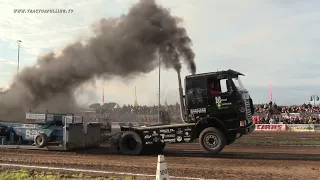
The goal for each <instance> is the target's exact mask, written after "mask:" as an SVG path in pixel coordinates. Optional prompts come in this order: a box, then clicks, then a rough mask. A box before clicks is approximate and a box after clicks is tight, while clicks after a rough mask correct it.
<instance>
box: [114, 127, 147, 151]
mask: <svg viewBox="0 0 320 180" xmlns="http://www.w3.org/2000/svg"><path fill="white" fill-rule="evenodd" d="M119 150H120V153H121V154H125V155H139V154H141V152H142V150H143V144H142V140H141V137H140V136H139V135H138V134H137V133H136V132H133V131H126V132H124V133H123V134H122V135H121V136H120V141H119Z"/></svg>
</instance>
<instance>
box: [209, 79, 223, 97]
mask: <svg viewBox="0 0 320 180" xmlns="http://www.w3.org/2000/svg"><path fill="white" fill-rule="evenodd" d="M207 83H208V85H207V86H208V92H209V93H208V94H209V95H215V94H220V93H221V87H220V82H219V80H217V79H213V78H209V79H208V82H207Z"/></svg>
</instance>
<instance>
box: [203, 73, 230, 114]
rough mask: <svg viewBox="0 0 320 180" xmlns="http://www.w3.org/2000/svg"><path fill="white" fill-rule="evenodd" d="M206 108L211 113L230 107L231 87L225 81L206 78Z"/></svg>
mask: <svg viewBox="0 0 320 180" xmlns="http://www.w3.org/2000/svg"><path fill="white" fill-rule="evenodd" d="M207 87H208V88H207V90H208V93H207V94H208V98H207V100H208V106H210V107H211V108H210V109H211V111H223V110H224V109H229V107H230V106H231V105H232V97H231V95H232V93H231V91H232V87H231V86H230V84H229V83H228V80H227V79H217V78H208V79H207Z"/></svg>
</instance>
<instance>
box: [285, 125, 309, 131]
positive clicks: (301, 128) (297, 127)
mask: <svg viewBox="0 0 320 180" xmlns="http://www.w3.org/2000/svg"><path fill="white" fill-rule="evenodd" d="M288 126H289V128H290V131H293V132H314V124H288Z"/></svg>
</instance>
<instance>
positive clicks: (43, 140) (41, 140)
mask: <svg viewBox="0 0 320 180" xmlns="http://www.w3.org/2000/svg"><path fill="white" fill-rule="evenodd" d="M48 142H49V140H48V136H47V135H46V134H44V133H40V134H38V135H37V136H36V137H35V138H34V143H35V145H36V146H37V147H38V148H43V147H46V146H47V145H48Z"/></svg>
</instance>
